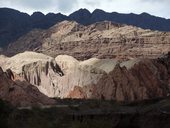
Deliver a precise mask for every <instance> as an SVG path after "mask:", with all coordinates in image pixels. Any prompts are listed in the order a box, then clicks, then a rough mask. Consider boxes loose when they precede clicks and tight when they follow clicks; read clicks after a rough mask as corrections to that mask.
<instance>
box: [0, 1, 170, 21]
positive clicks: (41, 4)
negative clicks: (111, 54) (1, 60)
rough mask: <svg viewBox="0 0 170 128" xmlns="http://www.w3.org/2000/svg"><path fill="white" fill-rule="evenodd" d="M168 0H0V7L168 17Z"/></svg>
mask: <svg viewBox="0 0 170 128" xmlns="http://www.w3.org/2000/svg"><path fill="white" fill-rule="evenodd" d="M169 6H170V0H0V7H9V8H14V9H17V10H20V11H22V12H27V13H29V14H32V13H33V12H34V11H41V12H43V13H45V14H47V13H48V12H54V13H58V12H61V13H63V14H66V15H68V14H70V13H72V12H73V11H76V10H78V9H80V8H87V9H88V10H90V11H91V12H92V11H93V10H94V9H96V8H98V9H103V10H105V11H107V12H119V13H131V12H132V13H137V14H140V13H142V12H147V13H150V14H152V15H156V16H160V17H165V18H169V19H170V9H169V8H170V7H169Z"/></svg>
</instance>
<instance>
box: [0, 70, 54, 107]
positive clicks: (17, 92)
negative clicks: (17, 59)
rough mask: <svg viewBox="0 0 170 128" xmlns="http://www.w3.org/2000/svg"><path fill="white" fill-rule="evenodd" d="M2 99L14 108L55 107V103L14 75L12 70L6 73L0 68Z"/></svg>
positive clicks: (0, 92)
mask: <svg viewBox="0 0 170 128" xmlns="http://www.w3.org/2000/svg"><path fill="white" fill-rule="evenodd" d="M0 82H1V84H0V99H1V100H4V101H8V102H9V103H11V104H12V105H13V106H17V107H28V106H42V105H53V104H55V101H54V100H53V99H50V98H48V97H47V96H45V95H44V94H42V93H41V92H40V91H39V90H38V88H36V87H35V86H33V85H31V84H30V83H28V82H26V81H25V80H24V79H22V78H20V77H19V76H17V74H13V72H12V71H11V70H10V69H7V70H5V72H4V71H3V70H2V68H1V67H0Z"/></svg>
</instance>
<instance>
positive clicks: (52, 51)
mask: <svg viewBox="0 0 170 128" xmlns="http://www.w3.org/2000/svg"><path fill="white" fill-rule="evenodd" d="M23 42H24V43H23ZM16 46H17V47H16ZM26 50H28V51H29V50H30V51H36V52H40V53H44V54H47V55H49V56H52V57H56V56H58V55H63V54H67V55H70V56H73V57H74V58H76V59H78V60H86V59H90V58H93V57H95V58H102V59H103V58H110V59H113V58H118V59H122V60H128V59H131V58H157V57H159V56H160V55H163V54H167V53H168V51H169V50H170V33H169V32H159V31H151V30H144V29H141V28H138V27H134V26H128V25H124V24H117V23H112V22H108V21H104V22H98V23H95V24H92V25H89V26H83V25H80V24H78V23H76V22H73V21H70V22H69V21H63V22H60V23H58V24H56V25H54V26H53V27H51V28H50V29H48V30H34V31H31V32H30V33H28V34H27V35H25V36H23V37H21V38H19V39H18V40H17V41H16V42H14V43H12V44H10V45H9V47H8V49H7V54H8V55H15V54H16V53H20V52H24V51H26Z"/></svg>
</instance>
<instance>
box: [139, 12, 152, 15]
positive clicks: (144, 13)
mask: <svg viewBox="0 0 170 128" xmlns="http://www.w3.org/2000/svg"><path fill="white" fill-rule="evenodd" d="M140 16H151V15H150V14H149V13H146V12H143V13H141V14H140Z"/></svg>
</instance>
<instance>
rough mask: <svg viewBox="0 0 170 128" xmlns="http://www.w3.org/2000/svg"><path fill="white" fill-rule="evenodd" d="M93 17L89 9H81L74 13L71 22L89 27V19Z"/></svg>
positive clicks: (70, 16) (71, 15)
mask: <svg viewBox="0 0 170 128" xmlns="http://www.w3.org/2000/svg"><path fill="white" fill-rule="evenodd" d="M90 17H91V13H90V12H89V11H88V10H87V9H79V10H78V11H75V12H74V13H72V14H70V15H69V18H70V19H71V20H74V21H76V22H78V23H80V24H84V25H87V24H89V19H90Z"/></svg>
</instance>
